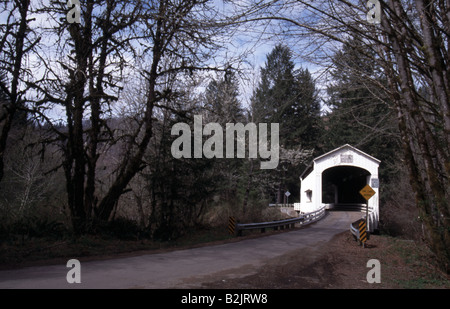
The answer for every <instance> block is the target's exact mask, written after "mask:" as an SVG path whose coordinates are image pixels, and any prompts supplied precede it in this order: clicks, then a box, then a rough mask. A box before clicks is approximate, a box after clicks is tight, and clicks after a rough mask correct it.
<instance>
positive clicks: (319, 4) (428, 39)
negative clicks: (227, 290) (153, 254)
mask: <svg viewBox="0 0 450 309" xmlns="http://www.w3.org/2000/svg"><path fill="white" fill-rule="evenodd" d="M79 2H80V7H79V22H77V19H76V18H75V22H74V19H73V18H69V17H70V16H69V15H68V14H69V11H70V10H71V7H69V6H68V5H67V2H66V1H56V0H1V1H0V242H8V241H12V239H16V238H20V237H21V238H23V237H28V238H33V237H55V238H58V237H67V235H72V236H73V237H78V236H80V235H86V234H99V233H104V232H105V231H111V230H114V229H116V230H118V231H120V235H119V236H120V237H128V236H130V237H145V238H150V239H158V240H161V241H165V240H170V239H176V238H177V237H180V236H182V235H184V234H186V233H189V231H190V229H191V228H192V227H196V226H225V225H226V222H227V220H228V217H229V216H231V215H233V216H236V217H238V218H239V219H240V220H241V221H255V220H263V219H264V218H265V217H264V216H265V214H266V213H267V208H268V205H269V204H271V203H286V202H287V201H286V198H285V195H284V193H285V192H286V191H289V192H290V193H291V196H290V197H289V202H290V203H292V202H297V201H298V199H299V193H298V192H299V178H298V177H299V175H300V174H301V173H302V172H303V170H304V169H305V168H306V166H307V165H308V164H309V162H310V161H311V160H312V159H313V158H314V157H316V156H318V155H321V154H324V153H326V152H328V151H330V150H332V149H335V148H337V147H339V146H341V145H343V144H350V145H352V146H354V147H357V148H358V149H361V150H362V151H364V152H366V153H368V154H370V155H372V156H374V157H376V158H378V159H379V160H381V162H382V163H381V166H380V207H381V209H380V213H381V216H382V220H381V227H382V231H381V232H383V233H387V234H392V235H403V236H405V237H409V238H413V239H420V240H422V241H425V242H426V243H427V244H428V245H429V247H430V248H431V250H432V251H433V252H434V253H435V255H436V259H437V260H438V261H439V263H440V265H441V267H442V268H443V269H444V270H445V271H447V272H449V271H450V203H449V202H448V201H449V197H450V196H449V195H450V189H449V188H450V185H449V176H450V159H449V154H450V149H449V148H450V146H449V145H450V143H449V142H450V99H449V96H450V74H449V70H448V67H449V60H450V46H449V44H450V21H449V19H450V2H449V1H448V0H435V1H431V0H415V1H402V0H391V1H384V0H379V1H369V2H367V1H361V0H349V1H347V0H338V1H331V0H318V1H302V0H284V1H278V0H267V1H253V0H246V1H234V0H228V1H207V0H188V1H177V0H159V1H156V0H155V1H153V0H149V1H142V0H131V1H130V0H128V1H124V0H106V1H98V0H84V1H79ZM371 5H374V8H372V6H371ZM375 8H379V10H378V9H375ZM70 12H73V9H72V11H70ZM68 19H70V22H69V21H68ZM261 50H262V51H263V52H262V53H263V54H262V56H261V57H260V58H261V59H259V58H258V57H259V56H258V55H260V54H261ZM195 116H201V119H202V122H203V126H204V125H205V124H207V123H217V124H219V127H220V128H222V129H223V132H222V133H223V136H225V135H226V132H225V131H226V130H225V128H226V124H227V123H242V124H244V125H245V124H249V123H254V124H256V125H260V124H279V162H278V165H277V166H276V168H272V169H261V168H260V167H261V165H262V163H264V160H262V159H264V158H261V157H251V156H248V155H247V156H245V157H244V158H242V157H239V156H235V157H234V158H230V157H225V156H223V157H222V158H220V157H219V158H217V157H213V158H208V157H205V156H201V157H195V156H194V155H193V156H192V157H188V156H184V157H174V156H173V155H172V151H171V146H172V144H173V143H174V141H175V140H176V138H177V137H178V136H177V135H174V134H173V132H172V128H173V127H174V126H175V125H176V124H180V123H185V124H188V125H189V126H190V127H191V128H192V134H195V133H194V126H195V119H196V118H195ZM216 129H217V127H216ZM202 138H203V141H206V140H207V139H208V136H203V137H202ZM224 144H225V141H224ZM224 146H225V145H224ZM223 149H225V148H223ZM246 151H248V149H247V150H246Z"/></svg>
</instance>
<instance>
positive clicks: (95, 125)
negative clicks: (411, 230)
mask: <svg viewBox="0 0 450 309" xmlns="http://www.w3.org/2000/svg"><path fill="white" fill-rule="evenodd" d="M42 11H44V12H45V13H46V14H49V15H50V16H52V18H53V20H52V24H51V26H50V27H49V28H48V29H44V30H43V34H45V35H49V37H53V38H54V40H56V42H57V43H56V44H55V45H52V46H51V47H48V48H45V47H42V49H41V50H42V53H41V60H42V63H43V69H45V74H44V75H43V77H42V78H41V79H38V80H35V81H33V83H31V84H32V86H33V87H34V89H35V90H36V91H37V92H38V93H39V94H40V99H38V100H36V101H35V104H34V106H35V109H34V110H33V112H34V114H35V115H38V116H39V117H40V118H41V119H43V120H45V121H46V122H47V123H48V126H49V128H50V130H52V131H53V135H52V138H51V139H49V140H47V142H52V143H57V144H58V145H60V146H61V149H62V153H63V163H62V167H63V168H64V171H65V176H66V186H67V194H68V205H69V209H70V212H71V217H72V224H73V227H74V230H75V231H76V232H77V233H83V232H84V231H86V230H87V229H89V227H90V225H91V224H92V223H93V222H94V221H95V220H100V221H107V220H108V219H109V218H110V216H111V213H112V212H113V209H114V207H115V205H117V202H118V200H119V198H120V196H121V195H122V194H123V193H124V192H126V191H127V190H128V189H127V186H128V184H129V183H130V181H131V179H132V178H133V177H134V176H135V175H136V174H137V173H138V172H139V171H141V170H142V169H143V168H144V167H145V164H144V163H143V160H142V159H143V156H144V154H145V152H146V151H147V148H148V146H149V143H150V140H151V138H152V135H153V121H154V117H155V107H161V106H162V105H164V103H163V102H167V101H170V99H171V98H172V97H173V96H175V95H176V90H175V89H172V88H171V87H170V86H169V85H170V81H172V80H174V79H175V78H177V77H180V74H184V76H185V77H188V76H189V75H192V74H194V73H195V72H196V71H199V70H210V69H214V70H221V68H220V67H218V66H217V65H216V64H214V63H213V62H211V61H210V58H211V55H212V53H213V51H214V50H215V49H219V48H220V44H217V45H216V44H215V42H214V40H213V38H214V37H216V36H217V35H218V33H219V32H221V31H223V28H220V27H218V26H217V23H216V22H215V18H217V16H216V15H215V12H214V11H213V10H212V8H211V7H209V3H208V1H168V0H160V1H140V0H134V1H123V0H107V1H103V2H99V1H93V0H87V1H85V2H83V3H82V5H81V12H80V17H81V18H80V23H72V24H70V23H68V22H67V21H66V19H65V14H66V11H67V8H66V7H65V5H62V6H57V5H56V4H55V6H54V7H47V8H43V9H42ZM61 16H64V17H62V18H61ZM42 55H48V56H46V57H45V56H42ZM136 73H139V74H140V78H141V79H144V80H145V82H146V87H145V89H144V91H145V93H144V96H143V97H144V99H143V100H144V102H142V104H141V105H140V108H141V110H142V114H141V115H139V116H137V117H136V118H135V120H136V124H137V125H136V126H134V127H133V130H132V131H128V132H126V135H121V134H120V131H119V130H115V129H114V128H111V127H110V126H109V125H108V119H109V118H111V117H112V116H113V114H112V109H111V106H112V104H113V103H115V104H127V101H125V100H124V99H123V98H122V97H121V90H122V88H123V87H124V85H125V84H126V83H127V82H129V79H130V77H131V76H134V75H136ZM181 78H183V77H181ZM55 106H59V107H60V108H63V110H64V112H65V119H64V120H63V121H64V122H65V123H66V124H67V126H65V127H63V129H61V128H58V127H57V126H56V125H55V123H54V122H55V121H54V120H53V119H52V118H50V117H49V116H48V110H49V109H50V108H54V107H55ZM116 143H122V145H124V146H123V150H124V151H123V152H122V153H120V154H119V156H115V158H116V159H117V163H116V169H115V172H114V173H112V175H111V177H110V178H111V180H110V181H109V183H107V184H103V186H106V187H107V188H106V189H105V190H104V191H103V192H100V191H99V190H98V188H99V178H98V160H99V158H100V157H101V156H107V153H108V151H109V150H110V149H112V148H111V146H112V145H114V144H116Z"/></svg>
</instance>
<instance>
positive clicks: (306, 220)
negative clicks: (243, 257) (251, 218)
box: [235, 207, 325, 236]
mask: <svg viewBox="0 0 450 309" xmlns="http://www.w3.org/2000/svg"><path fill="white" fill-rule="evenodd" d="M324 215H325V207H322V208H321V209H319V210H316V211H313V212H309V213H305V214H301V215H300V216H299V217H297V218H292V219H285V220H277V221H269V222H260V223H244V224H241V223H237V224H236V227H235V231H236V233H237V236H242V231H244V230H256V229H261V232H262V233H264V232H265V231H266V229H267V228H274V229H275V230H277V229H278V228H280V229H282V230H283V229H285V228H288V229H289V228H294V227H295V224H296V223H299V224H300V225H301V226H304V225H307V224H310V223H313V222H315V221H317V220H320V219H321V218H322V217H323V216H324Z"/></svg>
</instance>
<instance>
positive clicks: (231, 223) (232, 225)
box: [228, 217, 236, 235]
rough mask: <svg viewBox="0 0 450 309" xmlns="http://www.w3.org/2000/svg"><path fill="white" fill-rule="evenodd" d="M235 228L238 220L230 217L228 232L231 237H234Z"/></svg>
mask: <svg viewBox="0 0 450 309" xmlns="http://www.w3.org/2000/svg"><path fill="white" fill-rule="evenodd" d="M235 228H236V219H235V218H234V217H229V218H228V232H229V233H230V234H231V235H234V232H235Z"/></svg>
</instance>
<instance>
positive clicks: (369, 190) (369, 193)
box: [359, 185, 375, 201]
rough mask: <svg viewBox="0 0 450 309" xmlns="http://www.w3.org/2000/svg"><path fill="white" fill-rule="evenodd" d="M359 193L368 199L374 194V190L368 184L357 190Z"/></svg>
mask: <svg viewBox="0 0 450 309" xmlns="http://www.w3.org/2000/svg"><path fill="white" fill-rule="evenodd" d="M359 193H360V194H361V195H362V196H363V197H364V198H365V199H366V201H368V200H369V199H370V198H371V197H372V196H373V195H374V194H375V191H374V190H373V189H372V187H370V186H369V185H366V186H365V187H364V188H362V189H361V191H359Z"/></svg>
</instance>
